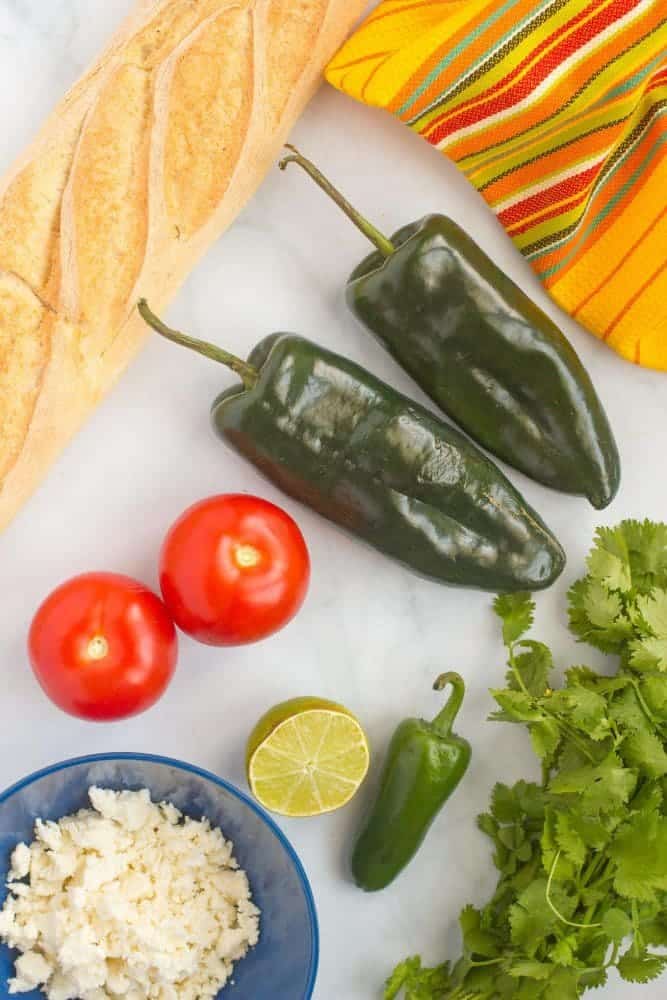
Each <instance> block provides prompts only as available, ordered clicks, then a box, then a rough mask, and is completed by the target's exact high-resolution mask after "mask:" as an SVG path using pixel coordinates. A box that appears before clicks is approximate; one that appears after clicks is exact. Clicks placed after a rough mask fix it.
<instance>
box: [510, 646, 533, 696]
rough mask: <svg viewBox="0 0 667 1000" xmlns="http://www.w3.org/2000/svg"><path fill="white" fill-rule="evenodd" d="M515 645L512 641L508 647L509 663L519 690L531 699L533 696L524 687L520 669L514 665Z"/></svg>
mask: <svg viewBox="0 0 667 1000" xmlns="http://www.w3.org/2000/svg"><path fill="white" fill-rule="evenodd" d="M515 646H516V643H515V642H513V643H511V644H510V646H509V647H508V649H509V664H510V667H511V669H512V673H513V674H514V677H515V678H516V682H517V684H518V685H519V687H520V688H521V690H522V691H523V693H524V694H526V695H528V697H529V698H531V699H532V697H533V696H532V695H531V693H530V691H529V690H528V688H527V687H526V685H525V683H524V680H523V677H522V676H521V671H520V670H519V668H518V667H517V665H516V660H515V658H514V647H515Z"/></svg>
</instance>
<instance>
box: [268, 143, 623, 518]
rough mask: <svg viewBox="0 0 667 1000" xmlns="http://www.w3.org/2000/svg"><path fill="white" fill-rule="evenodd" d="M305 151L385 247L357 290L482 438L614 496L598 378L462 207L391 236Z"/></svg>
mask: <svg viewBox="0 0 667 1000" xmlns="http://www.w3.org/2000/svg"><path fill="white" fill-rule="evenodd" d="M288 148H290V149H292V150H293V152H292V154H291V155H290V156H288V157H286V158H285V159H284V160H283V161H282V163H281V164H280V166H281V167H282V168H283V169H284V168H285V167H286V166H287V164H288V163H292V162H294V163H298V164H299V165H300V166H301V167H303V169H304V170H306V171H307V173H308V174H309V175H310V176H311V177H312V178H313V179H314V180H315V181H316V183H317V184H319V186H320V187H321V188H323V190H324V191H326V193H327V194H328V195H329V196H330V197H331V198H332V199H333V200H334V201H335V202H336V203H337V204H338V205H339V206H340V207H341V208H342V210H343V211H344V212H345V214H346V215H347V216H348V217H349V218H350V219H351V220H352V221H353V222H354V224H355V225H356V226H357V227H358V228H359V229H360V230H361V231H362V232H363V233H364V235H365V236H367V237H368V239H370V240H371V242H372V243H374V244H375V246H376V247H377V251H376V252H375V253H372V254H371V255H370V256H369V257H367V258H366V259H365V260H364V261H362V263H361V264H360V265H359V267H357V269H356V270H355V271H354V272H353V273H352V276H351V278H350V280H349V282H348V286H347V302H348V305H349V307H350V309H351V310H352V312H353V313H354V314H355V316H356V317H357V318H358V319H359V320H360V321H361V322H362V323H363V324H364V326H366V327H367V328H368V329H369V330H370V331H371V333H373V334H374V335H375V337H377V339H378V340H379V341H380V342H381V343H382V344H383V345H384V347H386V348H387V350H388V351H389V352H390V354H392V355H393V357H394V358H395V359H396V360H397V361H398V363H399V364H400V365H401V366H402V367H403V368H405V370H406V371H407V372H408V373H409V374H410V375H411V376H412V377H413V378H414V380H415V381H416V382H417V383H418V385H419V386H421V388H422V389H423V390H424V391H425V392H426V393H427V394H428V395H429V396H430V397H431V399H433V400H434V401H435V402H436V403H437V404H438V406H439V407H441V409H442V410H444V412H445V413H447V414H448V415H449V416H450V417H451V418H452V419H453V420H455V421H456V423H457V424H459V425H460V426H461V427H462V428H463V429H464V430H465V431H466V432H467V433H468V434H470V436H471V437H472V438H474V439H475V440H476V441H478V442H479V443H480V444H481V445H483V446H484V447H485V448H488V450H489V451H491V452H493V453H494V454H495V455H497V456H499V457H500V458H502V459H504V460H505V461H506V462H509V463H510V465H513V466H515V467H516V468H517V469H520V470H521V471H522V472H525V473H526V475H528V476H531V477H532V478H533V479H536V480H537V481H538V482H540V483H544V484H545V485H547V486H550V487H552V488H553V489H557V490H561V491H562V492H564V493H574V494H582V495H584V496H586V497H588V499H589V500H590V502H591V503H592V504H593V506H594V507H597V508H602V507H606V506H607V505H608V504H609V503H611V501H612V500H613V498H614V496H615V495H616V493H617V491H618V487H619V483H620V461H619V456H618V450H617V447H616V442H615V441H614V436H613V434H612V431H611V428H610V426H609V421H608V419H607V416H606V414H605V411H604V409H603V407H602V404H601V402H600V400H599V398H598V396H597V394H596V392H595V389H594V387H593V383H592V382H591V380H590V377H589V375H588V373H587V372H586V370H585V368H584V366H583V365H582V363H581V361H580V360H579V357H578V356H577V354H576V353H575V351H574V349H573V348H572V346H571V344H570V343H569V341H568V340H567V339H566V338H565V336H564V335H563V334H562V333H561V331H560V330H559V329H558V327H557V326H556V325H555V323H553V322H552V320H551V319H550V318H549V317H548V316H547V315H546V313H544V312H542V310H541V309H540V308H539V307H538V306H537V305H535V303H534V302H532V301H531V300H530V299H529V298H528V296H527V295H526V294H525V293H524V292H523V291H522V290H521V289H520V288H519V287H518V286H517V285H515V284H514V282H513V281H511V279H510V278H508V277H507V275H506V274H504V273H503V272H502V271H501V270H500V268H498V267H497V266H496V265H495V264H494V263H493V261H492V260H491V259H490V258H489V257H487V255H486V254H485V253H484V251H483V250H482V249H481V248H480V247H479V246H478V245H477V244H476V243H475V242H474V241H473V240H472V239H471V238H470V237H469V236H468V235H467V233H465V232H464V230H463V229H461V227H460V226H458V225H457V224H456V223H455V222H453V221H452V220H451V219H448V218H446V217H445V216H443V215H428V216H426V218H424V219H422V220H421V221H420V222H415V223H413V224H412V225H409V226H405V227H404V228H403V229H399V231H398V232H397V233H395V234H394V235H393V236H392V237H391V239H387V237H386V236H383V235H382V233H380V232H379V231H378V230H377V229H376V228H375V227H374V226H372V225H371V224H370V223H369V222H368V221H367V220H366V219H364V218H362V217H361V216H360V215H359V213H358V212H357V211H356V210H355V209H354V208H353V207H352V206H351V205H350V203H349V202H348V201H347V200H346V199H345V198H344V197H343V196H342V195H341V194H340V192H339V191H337V190H336V189H335V188H334V187H333V186H332V185H331V184H330V183H329V181H328V180H327V179H326V178H325V177H324V176H323V175H322V174H321V172H320V171H319V170H318V169H317V167H315V165H314V164H313V163H311V162H310V161H309V160H307V159H306V158H305V157H303V156H302V155H301V154H300V153H299V152H298V151H297V150H295V149H293V147H291V146H290V147H288Z"/></svg>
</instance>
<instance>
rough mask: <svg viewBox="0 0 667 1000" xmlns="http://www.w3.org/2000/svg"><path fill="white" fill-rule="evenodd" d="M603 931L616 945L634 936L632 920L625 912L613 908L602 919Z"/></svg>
mask: <svg viewBox="0 0 667 1000" xmlns="http://www.w3.org/2000/svg"><path fill="white" fill-rule="evenodd" d="M602 930H603V931H604V932H605V934H606V935H607V937H608V938H609V939H610V940H611V941H614V942H615V944H621V943H622V942H623V940H624V939H625V938H626V937H629V936H630V935H631V934H632V920H631V919H630V917H629V916H628V915H627V913H625V911H624V910H619V909H618V907H612V909H611V910H607V912H606V913H605V915H604V916H603V918H602Z"/></svg>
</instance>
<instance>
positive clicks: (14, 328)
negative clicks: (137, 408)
mask: <svg viewBox="0 0 667 1000" xmlns="http://www.w3.org/2000/svg"><path fill="white" fill-rule="evenodd" d="M365 6H366V0H141V2H140V3H139V5H138V7H137V8H136V9H135V11H134V13H133V14H132V15H131V16H130V17H129V18H128V20H127V21H126V22H125V24H124V25H123V26H122V27H121V29H120V30H119V32H118V33H117V35H116V36H115V37H114V39H113V40H112V41H111V43H110V45H109V46H108V48H107V49H106V51H105V52H103V54H102V55H101V57H100V58H99V60H98V61H97V63H95V64H94V65H93V66H92V68H91V69H90V70H89V71H88V73H87V74H86V75H85V76H84V77H83V78H82V79H81V80H80V81H79V82H78V83H77V84H76V85H75V86H74V87H73V89H72V90H71V91H70V92H69V93H68V94H67V96H66V97H65V98H64V100H63V101H62V103H61V104H60V105H59V106H58V107H57V109H56V110H55V111H54V113H53V114H52V116H51V117H50V119H49V120H48V121H47V122H46V124H45V126H44V128H43V129H42V131H41V132H40V133H39V134H38V136H37V138H36V139H35V141H34V142H33V144H32V146H31V147H30V148H29V149H28V150H27V151H26V152H25V154H24V155H23V156H22V157H21V158H20V159H19V161H18V162H17V163H16V164H15V165H14V167H13V168H12V169H11V170H10V172H9V174H8V175H7V176H6V177H5V178H4V179H3V180H2V181H1V182H0V421H1V425H2V436H1V438H0V529H2V528H4V527H5V526H6V525H7V523H8V522H9V521H10V520H11V518H12V517H13V516H14V515H15V513H16V512H17V510H18V509H19V507H20V506H21V504H22V503H23V502H24V501H25V500H26V499H27V498H28V496H29V495H30V494H31V493H32V491H33V490H34V489H35V487H36V486H37V485H38V483H39V482H40V480H41V479H42V478H43V477H44V475H45V474H46V472H47V471H48V469H49V467H50V465H51V464H52V462H53V461H54V460H55V459H56V457H57V456H58V454H59V453H60V451H61V450H62V449H63V447H64V446H65V444H66V443H67V442H68V440H69V439H70V438H71V437H72V435H73V434H74V433H75V432H76V431H77V429H78V428H79V427H80V425H81V424H82V422H83V421H84V419H85V418H86V416H87V415H88V414H89V413H90V412H91V410H92V409H93V408H94V406H95V405H96V404H97V402H98V401H99V400H100V399H101V398H102V396H103V395H104V394H105V393H106V392H107V391H108V389H109V388H110V387H111V386H112V384H113V383H114V381H115V379H116V378H117V376H118V375H119V374H120V373H121V372H122V371H123V369H124V368H125V367H126V365H127V364H128V362H129V361H130V359H131V358H132V356H133V355H134V354H135V353H136V351H137V350H138V348H139V347H140V345H141V343H142V341H143V340H144V338H145V336H146V330H145V325H144V323H143V321H142V320H141V319H140V318H139V316H138V315H137V313H136V308H135V307H136V302H137V300H138V299H139V298H140V297H141V296H145V297H146V298H148V299H149V300H150V301H151V302H152V303H154V304H155V307H156V308H158V309H163V308H164V307H165V306H166V305H167V304H168V302H169V300H170V299H171V298H172V297H173V296H174V295H175V293H176V291H177V290H178V288H179V286H180V285H181V283H182V282H183V280H184V279H185V278H186V277H187V275H188V273H189V272H190V270H191V269H192V268H193V266H194V265H195V264H196V262H197V260H198V259H199V258H200V257H201V255H202V254H203V253H204V252H205V250H206V249H207V248H208V247H209V246H210V245H211V243H212V242H213V241H214V240H216V239H217V238H218V236H219V235H220V234H221V233H222V232H223V230H224V229H225V228H226V227H227V226H228V225H229V224H230V223H231V222H232V220H233V219H234V217H235V216H236V215H237V213H238V212H239V211H240V209H241V208H242V207H243V205H244V204H245V203H246V201H247V200H248V199H249V198H250V197H251V195H252V194H253V192H254V191H255V190H256V188H257V186H258V185H259V183H260V182H261V180H262V178H263V176H264V174H265V173H266V171H267V170H268V169H269V167H270V166H271V164H272V162H273V161H274V160H275V158H276V156H277V155H278V152H279V150H280V148H281V146H282V144H283V143H284V141H285V139H286V137H287V134H288V132H289V130H290V128H291V126H292V125H293V123H294V121H295V120H296V118H297V117H298V115H299V114H300V112H301V111H302V109H303V107H304V106H305V104H306V103H307V101H308V100H309V98H310V97H311V95H312V94H313V92H314V90H315V89H316V87H317V85H318V83H319V80H320V77H321V73H322V70H323V67H324V66H325V64H326V63H327V61H328V59H329V58H330V57H331V56H332V54H333V53H334V51H335V50H336V48H337V47H338V46H339V45H340V43H341V42H342V41H343V38H344V36H345V34H346V33H347V32H348V30H349V29H350V28H351V27H352V25H353V24H354V22H355V20H356V18H357V17H358V16H359V15H360V14H361V13H362V12H363V9H364V8H365Z"/></svg>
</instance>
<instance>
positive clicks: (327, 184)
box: [278, 143, 396, 257]
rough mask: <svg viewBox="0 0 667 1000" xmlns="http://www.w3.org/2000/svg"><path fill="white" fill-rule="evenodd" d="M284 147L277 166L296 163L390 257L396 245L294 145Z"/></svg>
mask: <svg viewBox="0 0 667 1000" xmlns="http://www.w3.org/2000/svg"><path fill="white" fill-rule="evenodd" d="M285 149H289V150H290V155H289V156H286V157H285V158H284V159H282V160H281V161H280V163H279V164H278V166H279V167H280V169H281V170H286V169H287V167H288V166H289V164H290V163H298V165H299V166H300V167H301V169H302V170H305V171H306V173H307V174H308V175H309V176H310V177H312V179H313V180H314V181H315V183H316V184H317V185H318V186H319V187H321V188H322V190H323V191H324V193H325V194H327V195H328V196H329V197H330V198H331V200H332V201H334V202H335V203H336V205H338V207H339V208H340V209H341V210H342V211H343V212H344V213H345V215H347V217H348V219H351V220H352V222H353V223H354V224H355V226H356V227H357V229H359V230H360V231H361V232H362V233H363V234H364V236H365V237H366V238H367V239H369V240H370V241H371V243H373V244H374V245H375V246H376V247H377V248H378V250H379V251H380V253H381V254H382V256H383V257H391V255H392V254H393V253H395V252H396V247H395V246H394V244H393V243H392V242H391V240H390V239H388V238H387V237H386V236H385V235H384V234H383V233H381V232H380V230H379V229H377V228H376V227H375V226H374V225H373V224H372V223H371V222H369V221H368V219H365V218H364V217H363V215H361V214H360V213H359V212H358V211H357V210H356V208H355V207H354V206H353V205H351V204H350V202H349V201H348V200H347V198H346V197H345V196H344V195H343V194H342V192H341V191H339V190H338V188H336V187H334V186H333V184H332V183H331V181H330V180H328V179H327V178H326V177H325V176H324V174H323V173H322V171H321V170H318V168H317V167H316V166H315V164H314V163H313V162H312V160H309V159H307V158H306V157H305V156H303V154H302V153H300V152H299V150H298V149H297V148H296V146H291V145H290V144H289V143H288V144H287V145H286V146H285Z"/></svg>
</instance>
